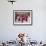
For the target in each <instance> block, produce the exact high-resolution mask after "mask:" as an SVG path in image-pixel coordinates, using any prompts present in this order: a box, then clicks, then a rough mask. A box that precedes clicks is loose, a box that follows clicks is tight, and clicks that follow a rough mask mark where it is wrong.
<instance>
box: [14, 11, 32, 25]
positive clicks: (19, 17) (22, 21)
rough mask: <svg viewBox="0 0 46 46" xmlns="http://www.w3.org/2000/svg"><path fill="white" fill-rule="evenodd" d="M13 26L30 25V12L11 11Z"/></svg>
mask: <svg viewBox="0 0 46 46" xmlns="http://www.w3.org/2000/svg"><path fill="white" fill-rule="evenodd" d="M13 24H14V25H32V10H13Z"/></svg>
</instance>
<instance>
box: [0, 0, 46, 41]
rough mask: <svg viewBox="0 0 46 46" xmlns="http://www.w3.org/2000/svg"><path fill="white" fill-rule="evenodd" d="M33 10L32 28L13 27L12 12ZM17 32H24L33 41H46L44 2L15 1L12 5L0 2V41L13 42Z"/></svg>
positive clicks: (39, 0)
mask: <svg viewBox="0 0 46 46" xmlns="http://www.w3.org/2000/svg"><path fill="white" fill-rule="evenodd" d="M17 9H18V10H21V9H22V10H23V9H26V10H30V9H31V10H33V25H32V26H14V25H13V10H17ZM19 32H26V33H29V34H30V35H31V38H32V39H33V40H37V41H40V40H43V41H44V40H46V0H17V1H16V2H15V3H14V4H13V5H12V4H11V3H9V2H8V1H7V0H0V40H11V39H12V40H15V38H16V37H17V34H18V33H19Z"/></svg>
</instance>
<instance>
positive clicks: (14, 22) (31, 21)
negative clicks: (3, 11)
mask: <svg viewBox="0 0 46 46" xmlns="http://www.w3.org/2000/svg"><path fill="white" fill-rule="evenodd" d="M16 12H30V18H31V20H30V23H16V21H15V16H16ZM32 24H33V11H32V10H13V25H23V26H24V25H32Z"/></svg>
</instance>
